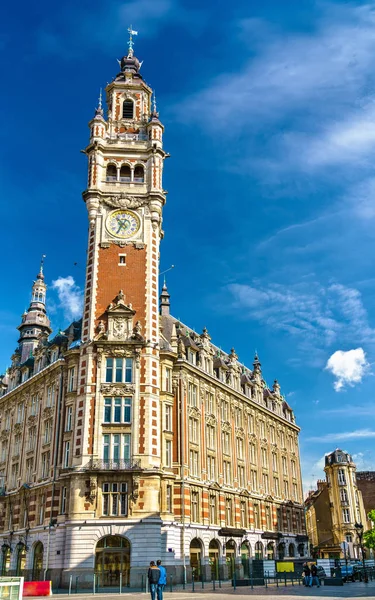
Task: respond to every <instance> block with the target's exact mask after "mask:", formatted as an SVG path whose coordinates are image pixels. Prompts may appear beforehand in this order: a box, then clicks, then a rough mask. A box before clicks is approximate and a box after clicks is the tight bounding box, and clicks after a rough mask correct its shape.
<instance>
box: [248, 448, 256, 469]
mask: <svg viewBox="0 0 375 600" xmlns="http://www.w3.org/2000/svg"><path fill="white" fill-rule="evenodd" d="M249 453H250V462H251V464H253V465H255V464H256V451H255V444H253V443H251V444H249Z"/></svg>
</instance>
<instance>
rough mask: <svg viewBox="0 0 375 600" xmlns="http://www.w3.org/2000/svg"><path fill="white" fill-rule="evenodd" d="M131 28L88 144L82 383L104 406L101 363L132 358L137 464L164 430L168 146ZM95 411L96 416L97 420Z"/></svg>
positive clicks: (91, 439)
mask: <svg viewBox="0 0 375 600" xmlns="http://www.w3.org/2000/svg"><path fill="white" fill-rule="evenodd" d="M133 35H136V32H134V30H133V29H131V28H130V41H129V51H128V53H127V54H126V55H125V56H123V57H122V58H121V60H119V61H118V62H119V65H120V71H119V72H118V74H117V75H116V77H115V78H114V79H113V81H112V82H111V83H109V84H108V85H107V87H106V89H105V98H106V105H107V111H106V113H105V112H104V111H103V108H102V101H101V98H100V100H99V105H98V108H97V109H96V111H95V115H94V118H93V119H92V120H91V121H90V123H89V128H90V141H89V145H88V146H87V148H86V149H85V151H84V152H85V154H86V155H87V158H88V182H87V189H86V190H85V191H84V193H83V199H84V201H85V203H86V207H87V211H88V218H89V240H88V259H87V270H86V287H85V300H84V314H83V328H82V341H83V343H84V347H85V348H86V350H85V353H87V356H86V357H85V358H84V362H85V372H87V373H92V376H91V375H90V376H87V379H86V382H85V386H82V389H81V391H82V393H85V394H86V404H87V407H88V409H89V410H93V411H94V412H95V413H96V412H97V411H100V410H102V408H101V406H100V403H101V402H102V400H100V399H99V396H98V392H99V390H100V383H101V382H103V381H105V379H103V378H105V364H107V365H108V364H114V363H111V360H115V361H116V360H120V358H121V360H125V359H126V360H127V359H128V358H129V359H131V360H132V361H133V364H134V370H133V375H132V382H131V383H132V386H133V387H132V388H131V391H132V392H133V393H134V395H133V399H132V402H133V406H134V409H135V408H137V411H136V410H134V420H133V422H132V429H133V432H132V456H133V457H135V458H136V459H137V460H139V461H140V462H141V463H142V464H145V465H148V466H149V465H150V464H152V465H153V466H159V465H160V458H161V452H160V447H159V446H160V442H159V437H160V436H159V434H158V432H157V428H156V425H154V423H155V424H156V422H158V414H159V410H160V408H159V397H158V394H159V349H158V343H159V311H158V297H159V291H158V279H159V244H160V240H161V238H162V237H163V231H162V209H163V206H164V204H165V202H166V192H165V191H164V190H163V185H162V175H163V162H164V159H165V158H166V157H167V156H168V154H167V153H166V152H165V151H164V149H163V131H164V127H163V125H162V123H161V122H160V120H159V115H158V113H157V112H156V106H155V105H154V107H153V108H152V93H153V92H152V89H151V88H150V86H149V85H148V84H147V83H146V82H145V81H144V79H143V77H142V75H141V73H140V69H141V66H142V63H141V62H140V61H139V60H138V58H137V57H136V56H135V55H134V51H133ZM108 360H109V361H110V362H109V363H108ZM116 364H117V363H116ZM118 364H120V363H118ZM124 364H125V363H124ZM87 365H88V368H87ZM118 373H120V372H118ZM117 377H118V378H121V376H120V374H118V375H116V378H117ZM114 381H116V382H117V381H118V379H115V380H114ZM94 390H96V393H94ZM111 391H112V390H111ZM120 391H121V390H119V389H118V387H117V388H116V392H117V393H120ZM124 393H125V391H124ZM128 393H129V392H128ZM98 399H99V400H98ZM98 402H99V403H98ZM89 406H90V407H91V408H89ZM100 419H101V416H100V415H98V417H94V416H93V420H95V421H96V422H97V423H99V422H100ZM100 433H101V432H100V426H99V425H96V426H95V427H94V426H93V429H92V431H91V433H89V435H88V438H87V440H86V441H85V444H86V452H87V454H88V455H90V457H92V456H95V457H99V458H100V455H101V454H102V451H103V450H102V448H101V443H100V440H101V437H102V436H101V435H100Z"/></svg>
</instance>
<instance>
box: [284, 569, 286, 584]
mask: <svg viewBox="0 0 375 600" xmlns="http://www.w3.org/2000/svg"><path fill="white" fill-rule="evenodd" d="M284 584H285V585H286V572H285V573H284Z"/></svg>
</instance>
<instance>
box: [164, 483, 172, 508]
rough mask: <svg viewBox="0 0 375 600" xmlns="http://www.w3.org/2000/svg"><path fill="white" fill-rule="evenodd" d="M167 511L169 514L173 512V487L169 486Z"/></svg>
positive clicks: (167, 490)
mask: <svg viewBox="0 0 375 600" xmlns="http://www.w3.org/2000/svg"><path fill="white" fill-rule="evenodd" d="M165 499H166V509H167V512H170V513H171V512H172V486H171V485H167V489H166V498H165Z"/></svg>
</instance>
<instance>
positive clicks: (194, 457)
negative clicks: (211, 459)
mask: <svg viewBox="0 0 375 600" xmlns="http://www.w3.org/2000/svg"><path fill="white" fill-rule="evenodd" d="M189 463H190V464H189V467H190V475H193V476H194V477H198V452H196V451H195V450H190V452H189Z"/></svg>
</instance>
